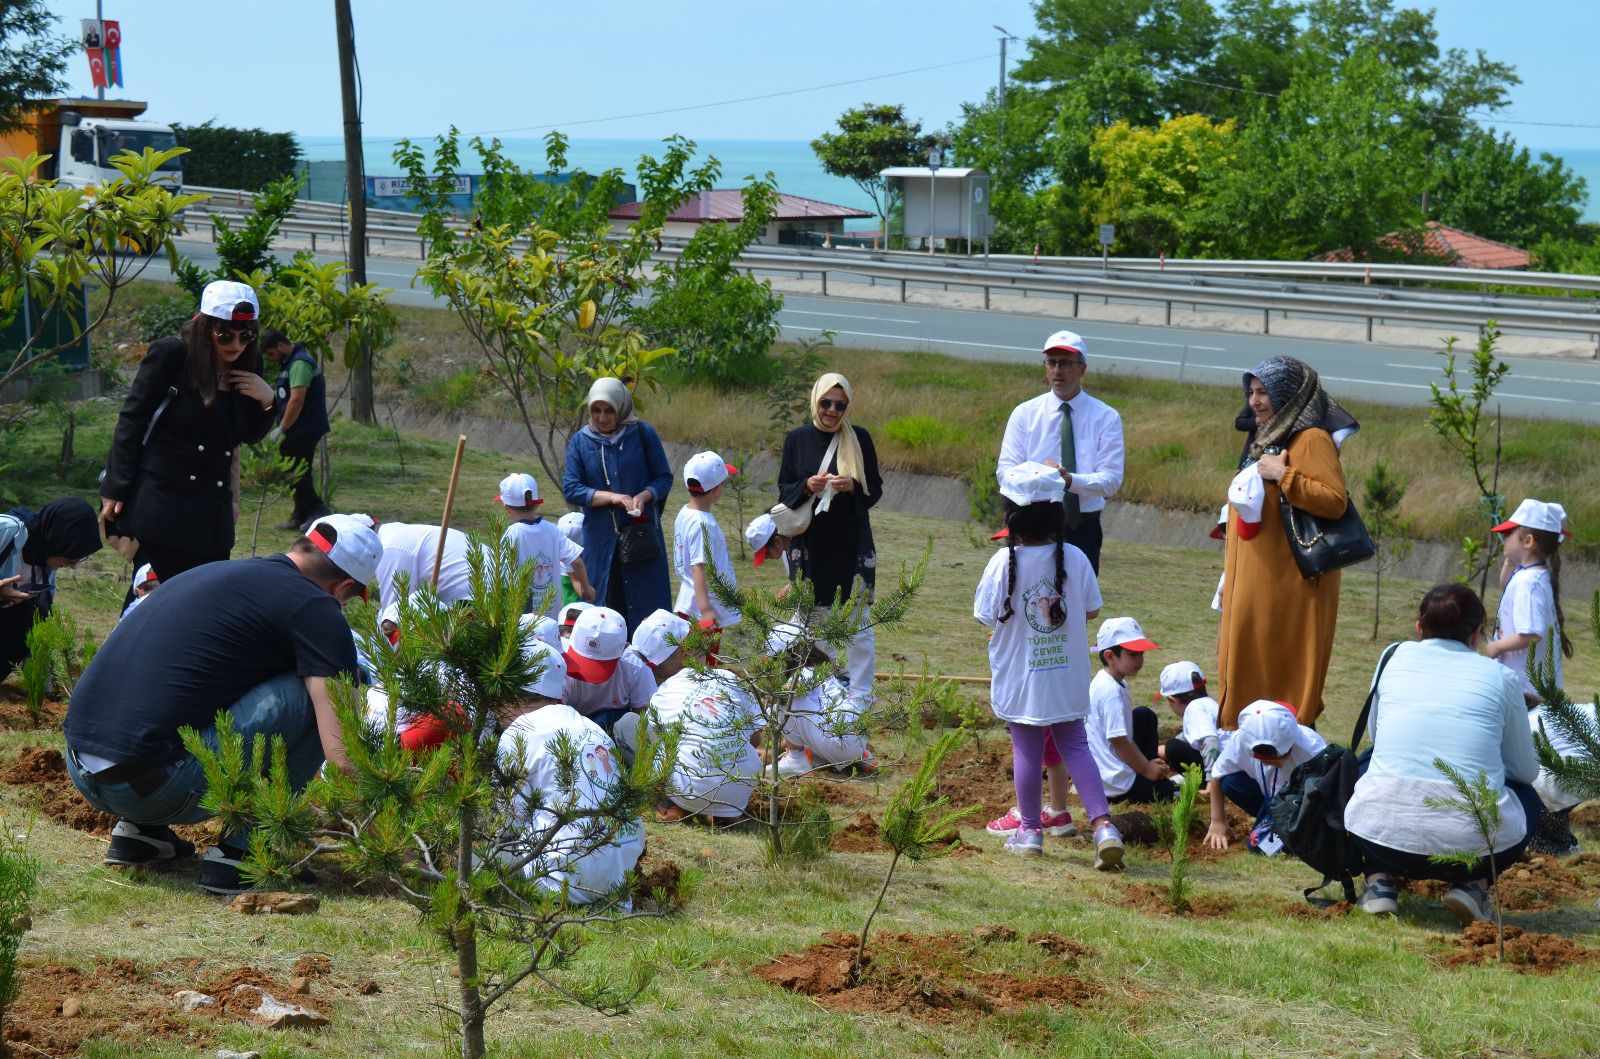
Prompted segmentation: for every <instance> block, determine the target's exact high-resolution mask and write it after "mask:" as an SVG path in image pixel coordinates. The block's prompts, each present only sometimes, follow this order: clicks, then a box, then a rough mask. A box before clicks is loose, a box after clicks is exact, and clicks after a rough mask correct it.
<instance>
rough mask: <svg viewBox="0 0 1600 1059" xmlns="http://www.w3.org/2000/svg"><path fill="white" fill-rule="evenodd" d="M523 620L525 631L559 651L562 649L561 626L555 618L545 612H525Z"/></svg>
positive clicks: (523, 629)
mask: <svg viewBox="0 0 1600 1059" xmlns="http://www.w3.org/2000/svg"><path fill="white" fill-rule="evenodd" d="M521 621H522V631H523V632H528V633H532V634H533V638H534V639H535V640H540V641H543V642H544V643H547V644H549V645H550V646H551V647H554V648H555V649H556V650H557V651H559V650H561V626H559V625H557V624H556V622H555V619H554V618H551V617H548V616H546V615H544V614H524V615H523V616H522V619H521ZM564 671H565V669H564V668H563V672H564Z"/></svg>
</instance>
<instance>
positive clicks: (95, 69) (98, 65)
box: [87, 48, 106, 88]
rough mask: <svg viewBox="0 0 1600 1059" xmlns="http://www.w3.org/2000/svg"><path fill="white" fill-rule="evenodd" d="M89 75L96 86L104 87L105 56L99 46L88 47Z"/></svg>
mask: <svg viewBox="0 0 1600 1059" xmlns="http://www.w3.org/2000/svg"><path fill="white" fill-rule="evenodd" d="M87 51H88V53H89V76H90V77H91V78H92V79H93V80H94V86H95V87H96V88H105V87H106V58H105V52H104V51H103V50H102V49H100V48H89V49H87Z"/></svg>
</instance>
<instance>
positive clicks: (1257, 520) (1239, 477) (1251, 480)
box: [1228, 463, 1267, 541]
mask: <svg viewBox="0 0 1600 1059" xmlns="http://www.w3.org/2000/svg"><path fill="white" fill-rule="evenodd" d="M1228 503H1229V504H1232V505H1233V509H1234V510H1235V511H1237V512H1238V513H1239V539H1240V540H1242V541H1247V540H1250V539H1252V538H1253V537H1255V535H1256V534H1257V533H1258V532H1260V530H1261V512H1262V510H1263V509H1264V508H1265V507H1266V504H1267V487H1266V486H1265V485H1264V484H1262V481H1261V468H1260V466H1259V465H1257V464H1254V463H1252V464H1251V465H1250V466H1248V467H1246V468H1245V469H1244V470H1242V471H1240V472H1239V473H1238V474H1236V475H1234V476H1233V481H1232V482H1230V483H1229V485H1228Z"/></svg>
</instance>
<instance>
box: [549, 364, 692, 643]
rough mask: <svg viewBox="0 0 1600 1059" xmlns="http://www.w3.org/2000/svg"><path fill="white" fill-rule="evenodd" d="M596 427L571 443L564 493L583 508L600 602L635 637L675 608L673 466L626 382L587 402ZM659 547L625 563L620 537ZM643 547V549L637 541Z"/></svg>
mask: <svg viewBox="0 0 1600 1059" xmlns="http://www.w3.org/2000/svg"><path fill="white" fill-rule="evenodd" d="M584 407H585V408H587V409H588V411H589V422H588V423H587V424H585V425H584V427H583V429H581V430H579V431H578V432H577V433H576V434H574V435H572V440H571V441H569V442H568V443H567V466H566V472H565V474H564V476H563V477H562V480H561V492H562V494H563V495H564V496H565V497H566V498H567V500H568V501H570V502H571V503H573V504H575V505H577V506H578V507H579V508H582V509H583V512H584V520H583V565H584V567H585V568H586V569H587V570H588V573H589V580H590V582H591V583H592V584H593V585H594V601H595V602H596V603H597V604H599V605H601V606H605V607H610V608H611V609H612V610H615V611H617V612H618V613H620V614H621V615H622V616H623V617H624V618H625V619H627V622H628V632H629V634H630V635H631V634H632V632H633V630H634V629H635V628H637V627H638V625H639V622H641V621H643V620H644V619H645V617H646V616H648V615H649V614H651V613H652V612H654V611H657V610H667V609H670V608H671V606H672V595H671V585H670V584H669V582H668V580H667V549H666V543H665V541H664V539H663V538H662V535H661V513H662V511H663V509H664V508H665V507H666V503H667V493H668V492H669V491H670V490H671V489H672V465H671V464H669V463H668V462H667V453H666V450H665V449H663V448H662V447H661V438H660V437H659V436H658V435H657V434H656V431H655V428H654V427H652V426H651V425H650V424H649V423H643V422H640V421H639V418H638V417H637V416H635V415H634V414H633V395H632V394H630V393H629V392H628V387H627V386H626V385H624V384H623V382H622V381H621V380H620V379H611V378H605V379H596V380H595V383H594V385H593V386H591V387H590V388H589V395H588V397H587V398H586V399H585V400H584ZM631 526H639V527H642V528H641V529H639V530H630V534H632V535H635V536H637V537H640V538H642V539H643V541H644V543H645V544H646V545H648V544H649V543H651V542H653V543H654V548H649V547H646V548H645V549H644V550H645V551H646V552H653V553H654V554H651V555H647V556H646V557H643V558H638V559H636V560H635V561H632V562H623V555H622V552H621V550H620V549H619V548H618V547H617V544H618V538H619V537H620V535H621V533H622V531H623V530H624V529H625V528H628V527H631ZM636 543H638V542H636Z"/></svg>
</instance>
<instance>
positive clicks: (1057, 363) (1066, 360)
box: [1044, 357, 1083, 371]
mask: <svg viewBox="0 0 1600 1059" xmlns="http://www.w3.org/2000/svg"><path fill="white" fill-rule="evenodd" d="M1081 367H1083V361H1081V360H1074V359H1072V358H1071V357H1046V358H1044V368H1045V370H1046V371H1066V370H1067V369H1068V368H1081Z"/></svg>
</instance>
